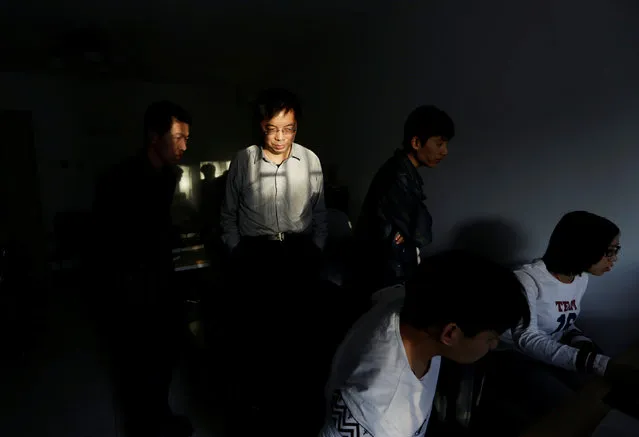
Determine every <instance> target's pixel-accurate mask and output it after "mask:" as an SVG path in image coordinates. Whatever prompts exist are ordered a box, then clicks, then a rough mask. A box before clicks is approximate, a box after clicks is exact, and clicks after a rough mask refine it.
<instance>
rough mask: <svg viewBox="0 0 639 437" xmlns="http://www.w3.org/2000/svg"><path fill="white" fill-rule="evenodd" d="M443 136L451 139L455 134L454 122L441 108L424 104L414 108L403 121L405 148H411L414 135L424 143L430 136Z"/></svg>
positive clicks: (403, 142)
mask: <svg viewBox="0 0 639 437" xmlns="http://www.w3.org/2000/svg"><path fill="white" fill-rule="evenodd" d="M440 136H441V137H444V138H445V139H446V140H452V139H453V137H454V136H455V123H453V119H452V118H450V117H449V116H448V114H446V113H445V112H444V111H442V110H441V109H439V108H437V107H435V106H432V105H424V106H419V107H418V108H416V109H414V110H413V112H411V113H410V114H409V115H408V118H407V119H406V122H405V123H404V139H403V141H402V145H403V146H404V149H405V150H412V145H411V142H412V141H413V138H414V137H417V138H419V141H420V142H421V143H422V144H424V143H425V142H426V141H428V139H429V138H431V137H440Z"/></svg>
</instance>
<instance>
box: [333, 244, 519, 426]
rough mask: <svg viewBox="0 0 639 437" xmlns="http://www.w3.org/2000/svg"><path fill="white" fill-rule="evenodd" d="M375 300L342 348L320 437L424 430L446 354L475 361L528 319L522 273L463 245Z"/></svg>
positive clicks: (426, 263)
mask: <svg viewBox="0 0 639 437" xmlns="http://www.w3.org/2000/svg"><path fill="white" fill-rule="evenodd" d="M460 272H463V274H460ZM376 300H377V302H376V304H375V305H374V307H373V308H372V309H371V310H370V311H369V312H367V313H366V314H364V315H363V316H362V317H361V318H360V319H359V320H358V321H357V322H356V323H355V324H354V325H353V327H352V328H351V330H350V332H349V333H348V334H347V335H346V338H345V339H344V340H343V342H342V344H341V345H340V346H339V348H338V350H337V353H336V354H335V357H334V360H333V365H332V371H331V376H330V377H329V381H328V384H327V387H326V397H327V406H328V408H327V413H326V418H325V422H324V426H323V428H322V430H321V432H320V436H321V437H342V436H349V437H350V436H356V435H357V436H365V435H366V436H368V435H370V436H376V437H395V436H397V437H405V436H423V435H424V434H425V433H426V429H427V427H428V422H429V418H430V415H431V409H432V403H433V397H434V395H435V389H436V386H437V378H438V375H439V365H440V357H445V358H448V359H451V360H453V361H456V362H458V363H473V362H475V361H477V360H478V359H480V358H481V357H483V356H484V355H485V354H486V353H488V351H490V350H491V349H493V348H494V347H496V346H497V343H498V341H499V336H500V335H501V334H502V333H503V332H504V331H505V330H507V329H511V328H513V327H515V326H517V325H518V324H519V323H520V322H521V323H522V325H523V326H526V325H527V324H528V322H529V311H528V304H527V301H526V297H525V294H524V292H523V289H522V286H521V284H520V283H519V281H518V280H517V277H516V276H515V275H514V274H513V273H512V272H511V271H510V270H508V269H506V268H503V267H501V266H499V265H497V264H495V263H493V262H491V261H488V260H485V259H483V258H480V257H478V256H475V255H471V254H468V253H464V252H458V251H453V252H444V253H441V254H437V255H434V256H432V257H429V258H426V259H425V260H423V261H422V263H421V265H420V266H419V268H418V270H417V273H416V274H415V275H414V276H413V277H412V278H410V279H409V280H408V281H407V282H406V283H405V285H397V286H395V287H390V288H387V289H384V290H381V291H380V292H378V293H377V295H376Z"/></svg>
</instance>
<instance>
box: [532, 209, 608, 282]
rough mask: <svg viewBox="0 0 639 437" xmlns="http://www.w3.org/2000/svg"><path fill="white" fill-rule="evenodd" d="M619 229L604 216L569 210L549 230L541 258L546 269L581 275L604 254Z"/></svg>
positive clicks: (569, 274)
mask: <svg viewBox="0 0 639 437" xmlns="http://www.w3.org/2000/svg"><path fill="white" fill-rule="evenodd" d="M619 232H620V231H619V227H618V226H617V225H616V224H614V223H613V222H611V221H610V220H608V219H607V218H605V217H601V216H598V215H597V214H593V213H591V212H588V211H572V212H569V213H567V214H565V215H564V216H563V217H562V218H561V219H560V220H559V223H557V225H556V226H555V229H554V230H553V231H552V234H551V235H550V241H548V247H547V248H546V253H545V254H544V256H543V257H542V260H543V261H544V263H545V264H546V268H547V269H548V271H549V272H552V273H556V274H562V275H568V276H575V275H580V274H582V273H584V272H587V271H588V269H590V267H592V266H593V265H594V264H597V263H598V262H599V261H600V260H601V258H603V256H604V255H605V254H606V251H607V250H608V247H610V243H612V240H614V239H615V237H616V236H617V235H619Z"/></svg>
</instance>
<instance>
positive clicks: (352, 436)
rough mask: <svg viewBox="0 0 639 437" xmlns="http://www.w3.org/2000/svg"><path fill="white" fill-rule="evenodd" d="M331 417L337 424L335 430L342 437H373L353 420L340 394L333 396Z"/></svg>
mask: <svg viewBox="0 0 639 437" xmlns="http://www.w3.org/2000/svg"><path fill="white" fill-rule="evenodd" d="M331 416H332V417H333V421H334V424H335V429H337V432H338V433H339V435H340V436H343V437H363V436H371V437H372V436H373V435H372V434H371V433H369V432H368V431H367V430H366V429H364V427H363V426H362V425H360V424H359V423H357V421H356V420H355V419H354V418H353V415H352V414H351V412H350V410H349V409H348V407H347V406H346V404H345V403H344V399H342V395H341V394H340V393H339V392H336V393H334V394H333V402H332V404H331Z"/></svg>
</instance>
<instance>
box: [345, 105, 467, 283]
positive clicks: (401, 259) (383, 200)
mask: <svg viewBox="0 0 639 437" xmlns="http://www.w3.org/2000/svg"><path fill="white" fill-rule="evenodd" d="M454 135H455V125H454V123H453V120H452V119H451V118H450V117H449V116H448V115H447V114H446V113H445V112H444V111H442V110H440V109H438V108H436V107H434V106H420V107H418V108H417V109H415V110H414V111H413V112H411V114H410V115H409V116H408V118H407V120H406V123H405V124H404V139H403V142H402V145H403V148H402V149H399V150H397V151H396V152H395V154H394V155H393V157H391V158H390V159H389V160H388V161H386V163H385V164H384V165H383V166H382V167H381V168H380V169H379V170H378V172H377V174H376V175H375V177H374V178H373V181H372V183H371V185H370V187H369V190H368V194H367V195H366V198H365V200H364V204H363V206H362V211H361V215H360V217H359V220H358V222H357V225H356V228H355V236H356V238H357V240H358V242H359V247H360V248H361V249H362V250H361V256H360V257H359V260H358V265H359V267H358V268H357V273H356V281H357V284H358V287H364V288H365V289H367V290H368V291H373V290H376V289H379V288H382V287H385V286H390V285H394V284H397V283H400V282H403V281H404V280H405V279H407V278H408V277H410V276H411V275H412V274H413V272H414V271H415V269H416V267H417V265H418V263H419V251H420V250H422V249H423V248H424V247H425V246H426V245H428V244H429V243H430V242H431V240H432V229H431V228H432V217H431V215H430V213H429V211H428V208H427V207H426V205H425V204H424V200H425V199H426V196H425V195H424V192H423V184H424V182H423V180H422V178H421V176H420V175H419V172H418V168H420V167H429V168H434V167H437V165H438V164H439V163H440V162H441V161H442V160H443V159H444V158H445V157H446V156H447V155H448V141H449V140H451V139H452V138H453V136H454Z"/></svg>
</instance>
